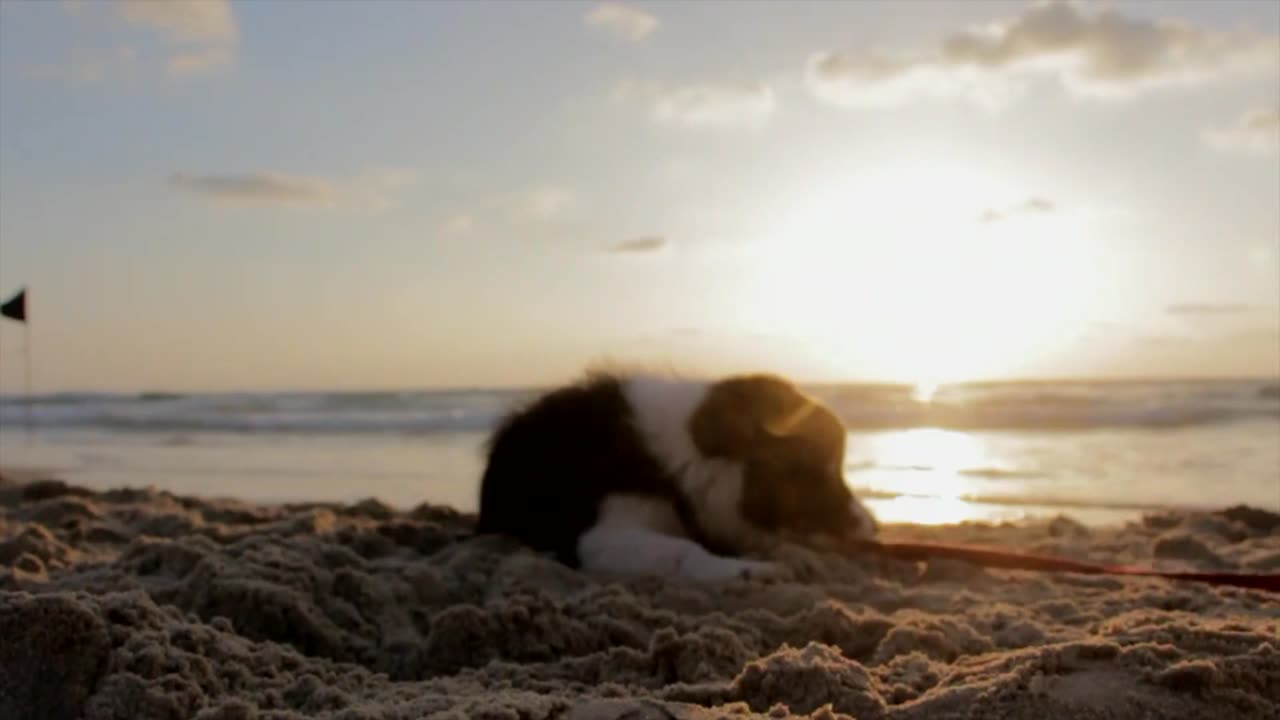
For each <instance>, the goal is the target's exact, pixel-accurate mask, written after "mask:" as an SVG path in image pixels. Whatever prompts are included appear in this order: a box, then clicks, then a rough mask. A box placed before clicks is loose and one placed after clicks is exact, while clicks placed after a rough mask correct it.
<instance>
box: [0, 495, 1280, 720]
mask: <svg viewBox="0 0 1280 720" xmlns="http://www.w3.org/2000/svg"><path fill="white" fill-rule="evenodd" d="M470 522H471V518H469V517H466V516H463V515H460V514H458V513H455V512H452V511H450V510H448V509H444V508H437V507H431V506H426V505H424V506H421V507H419V508H416V509H415V510H413V511H411V512H407V513H401V512H396V511H394V510H392V509H391V508H388V507H386V506H385V505H383V504H381V503H379V502H377V501H374V500H368V501H365V502H362V503H356V504H353V505H346V506H339V505H324V504H308V505H287V506H271V507H268V506H257V505H249V504H245V503H240V502H236V501H230V500H226V501H213V500H200V499H194V498H185V497H178V496H174V495H170V494H168V493H163V492H156V491H153V490H146V489H124V490H116V491H111V492H104V493H93V492H90V491H87V490H84V489H81V488H76V487H71V486H67V485H64V484H62V483H59V482H56V481H44V482H39V483H31V484H25V485H19V484H16V483H13V482H8V483H5V482H3V481H0V637H2V638H4V642H3V643H0V718H18V717H23V718H33V719H38V718H76V717H84V718H87V719H89V720H104V719H106V718H120V719H121V720H124V719H125V718H200V719H201V720H213V719H215V718H217V719H222V720H251V719H266V718H273V719H279V720H283V719H284V718H304V717H306V718H334V719H338V718H341V719H343V720H357V719H361V718H370V719H372V718H423V717H430V718H437V717H438V718H494V719H498V718H503V719H505V718H511V719H512V720H516V719H521V720H524V719H533V718H574V719H579V718H619V719H620V718H632V719H641V718H711V717H738V716H752V715H756V716H768V717H787V716H793V715H800V716H811V717H815V718H820V717H854V718H859V719H861V720H874V719H876V718H926V717H927V718H959V717H966V718H968V717H984V718H987V717H1001V718H1035V720H1044V718H1047V717H1053V718H1058V717H1098V718H1103V717H1179V718H1200V717H1203V718H1220V717H1232V716H1235V717H1257V718H1263V717H1267V718H1274V717H1277V716H1280V639H1277V638H1278V629H1280V628H1278V626H1280V597H1275V596H1269V595H1266V594H1263V593H1260V592H1250V591H1243V590H1236V589H1215V588H1212V587H1207V586H1200V585H1189V584H1188V585H1181V584H1173V583H1168V582H1164V581H1159V580H1144V579H1115V578H1108V577H1085V576H1048V575H1036V574H1031V573H1014V572H993V571H984V570H980V569H975V568H972V567H969V566H967V565H963V564H960V563H943V562H937V563H929V564H927V565H924V566H917V565H916V564H909V563H899V562H886V561H871V560H867V561H864V562H852V561H849V560H845V559H842V558H838V557H834V556H829V555H822V554H818V553H814V552H811V551H807V550H804V549H800V548H788V549H787V550H786V551H785V552H783V553H781V555H780V557H781V559H782V560H783V561H785V562H786V563H788V564H789V565H790V566H791V567H792V568H793V570H794V571H795V575H796V577H797V580H795V581H793V582H776V583H770V584H763V583H749V582H742V581H736V582H730V583H724V584H720V585H688V584H679V583H674V582H666V581H662V580H656V579H652V580H625V581H624V580H618V579H611V578H601V577H589V576H586V575H583V574H580V573H576V572H573V571H570V570H568V569H567V568H564V567H562V566H560V565H558V564H556V563H554V562H552V561H550V560H548V559H545V558H542V557H539V556H536V555H534V554H532V553H530V552H528V551H526V550H523V549H520V548H516V547H513V546H511V545H510V544H507V543H503V542H500V541H496V540H494V539H491V538H474V537H470V536H469V527H470ZM886 533H887V535H888V536H890V537H894V538H897V539H917V540H920V539H923V540H947V541H953V542H982V543H989V544H1002V545H1009V546H1014V547H1018V548H1020V549H1024V550H1033V551H1038V552H1052V553H1058V554H1062V555H1066V556H1069V557H1076V558H1081V559H1088V560H1094V561H1107V562H1142V563H1152V564H1156V565H1158V566H1162V567H1169V568H1174V567H1181V568H1211V569H1222V568H1238V569H1245V570H1270V571H1276V570H1277V569H1280V517H1277V516H1275V515H1274V514H1271V513H1267V512H1264V511H1260V510H1256V509H1251V508H1232V509H1228V510H1225V511H1223V512H1220V513H1213V514H1203V515H1174V514H1163V515H1158V516H1151V517H1148V518H1146V519H1145V520H1144V521H1143V522H1141V523H1134V524H1131V525H1129V526H1126V527H1121V528H1115V529H1107V530H1091V529H1087V528H1084V527H1082V526H1080V525H1078V524H1076V523H1074V522H1072V521H1070V520H1068V519H1065V518H1060V519H1058V520H1055V521H1053V522H1046V523H1037V524H1030V525H1022V526H1012V525H1009V526H990V525H965V526H960V527H950V528H905V527H903V528H899V527H891V528H888V529H887V531H886Z"/></svg>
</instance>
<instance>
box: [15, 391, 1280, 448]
mask: <svg viewBox="0 0 1280 720" xmlns="http://www.w3.org/2000/svg"><path fill="white" fill-rule="evenodd" d="M1275 387H1276V385H1275V383H1273V382H1258V381H1242V382H1209V383H1098V384H1089V383H1059V384H1044V383H1041V384H1006V385H957V386H953V387H949V388H942V389H940V390H939V391H938V392H937V393H936V394H935V395H934V396H933V397H932V398H930V399H929V400H927V401H926V400H923V399H920V398H918V397H916V395H915V394H914V393H913V389H912V388H911V387H908V386H889V385H875V386H868V385H844V386H815V387H812V388H810V389H811V391H812V392H813V393H814V394H815V395H816V396H818V397H820V398H822V399H823V400H824V401H825V402H827V403H828V404H829V405H830V406H831V407H832V408H833V409H834V410H835V411H836V412H837V414H839V415H840V416H841V417H842V418H843V420H844V421H845V423H846V424H847V425H848V426H849V428H850V429H851V430H890V429H906V428H916V427H938V428H947V429H957V430H1009V431H1069V430H1090V429H1097V428H1135V429H1151V430H1158V429H1168V428H1178V427H1187V426H1203V425H1215V424H1224V423H1231V422H1240V421H1249V420H1255V421H1256V420H1267V421H1277V420H1280V396H1277V395H1276V393H1274V392H1273V390H1274V388H1275ZM532 392H533V391H531V390H494V391H485V390H476V391H446V392H429V391H403V392H346V393H226V394H179V393H166V392H147V393H141V394H136V395H129V394H107V393H59V394H53V395H43V396H36V397H32V398H30V399H29V400H27V399H25V398H21V397H15V396H6V397H3V398H0V427H3V428H6V429H17V428H20V427H22V426H24V425H25V424H26V423H27V421H28V419H29V420H30V422H31V424H32V425H33V426H35V427H39V428H71V429H95V430H102V431H118V432H160V433H172V432H202V431H203V432H225V433H298V434H369V433H383V434H386V433H401V434H409V435H414V434H428V433H443V432H477V431H485V430H488V429H490V428H492V427H493V426H494V425H495V424H496V423H497V422H498V421H499V420H500V418H501V417H502V415H503V414H505V413H506V412H508V411H509V410H510V409H511V408H512V407H514V406H515V404H516V403H518V402H520V401H522V400H523V399H525V398H527V397H528V396H529V394H530V393H532ZM28 413H29V415H28Z"/></svg>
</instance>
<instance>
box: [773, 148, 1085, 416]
mask: <svg viewBox="0 0 1280 720" xmlns="http://www.w3.org/2000/svg"><path fill="white" fill-rule="evenodd" d="M1016 198H1021V199H1022V200H1021V201H1022V202H1024V203H1025V201H1026V191H1025V189H1023V188H1011V187H1009V186H1008V185H1007V184H1004V183H1001V182H999V181H998V180H997V179H996V178H993V177H990V176H986V175H983V174H981V173H979V172H975V171H967V170H957V169H950V170H949V169H946V168H942V167H938V166H933V165H922V166H916V167H912V166H904V167H899V168H898V169H896V170H892V171H885V172H873V171H866V172H862V173H860V174H857V175H854V176H850V177H845V178H840V179H828V180H827V181H825V182H822V183H820V184H818V185H816V186H815V187H814V188H812V189H811V190H810V191H809V192H799V191H795V192H794V193H793V194H792V195H790V196H787V199H786V200H785V202H784V203H783V209H782V210H781V211H780V212H779V213H778V214H777V216H776V223H775V224H774V225H773V226H772V227H771V228H769V229H768V230H767V231H766V232H767V236H766V237H764V238H763V239H762V242H761V243H760V245H759V248H758V251H757V252H758V261H757V263H756V264H757V265H758V268H757V277H756V278H754V286H753V290H752V292H753V294H754V295H755V296H756V297H758V298H760V299H759V300H757V301H756V302H757V303H758V304H759V305H761V306H762V307H758V308H753V310H758V311H759V312H758V314H756V315H755V317H757V319H759V318H771V320H772V322H773V323H775V324H776V325H777V326H778V327H780V328H786V329H787V330H788V331H790V332H792V333H793V334H796V335H797V336H799V337H803V338H805V339H806V340H807V341H810V342H811V344H812V345H813V346H814V347H815V348H820V351H819V352H820V354H821V355H823V356H824V357H827V358H828V359H829V361H828V364H829V366H830V368H831V370H832V371H833V372H835V373H837V374H843V375H844V376H845V377H848V376H849V375H850V374H857V375H866V374H871V375H874V376H876V377H880V378H890V379H895V380H899V381H906V382H913V383H915V384H916V386H917V398H919V399H920V400H921V401H927V400H928V399H929V398H930V397H931V396H932V393H933V391H934V390H936V388H937V386H938V385H939V384H941V383H946V382H953V381H961V380H966V379H974V378H979V377H984V378H986V377H1000V376H1002V375H1005V374H1007V373H1009V372H1012V371H1014V370H1016V369H1018V367H1019V366H1020V365H1022V364H1024V363H1026V362H1028V361H1029V360H1032V359H1034V358H1035V357H1036V356H1038V355H1041V354H1044V353H1047V352H1050V351H1052V350H1054V349H1055V348H1056V347H1057V345H1058V344H1059V343H1061V342H1063V341H1064V340H1066V339H1069V338H1071V337H1072V334H1073V332H1074V331H1075V330H1076V329H1078V328H1082V327H1084V326H1085V325H1086V324H1087V317H1088V315H1089V312H1090V307H1089V306H1090V305H1091V303H1093V302H1095V299H1094V297H1093V293H1092V289H1093V288H1092V286H1091V280H1092V277H1093V275H1094V273H1092V272H1091V266H1094V265H1095V264H1096V263H1095V258H1094V254H1093V251H1092V248H1093V245H1092V243H1089V242H1085V241H1084V239H1085V238H1083V237H1082V235H1083V234H1084V233H1083V231H1082V230H1081V228H1079V227H1077V226H1076V224H1074V223H1073V222H1072V220H1071V219H1070V218H1068V217H1065V214H1064V213H1049V212H1026V213H1023V214H1022V215H1018V214H1017V213H1011V214H1010V216H1009V217H1008V218H1001V219H1000V220H999V221H994V220H992V219H991V217H990V215H989V214H988V211H989V210H991V209H992V208H1006V207H1011V206H1016V205H1017V202H1018V200H1016ZM984 215H986V216H985V217H984ZM853 368H857V370H853Z"/></svg>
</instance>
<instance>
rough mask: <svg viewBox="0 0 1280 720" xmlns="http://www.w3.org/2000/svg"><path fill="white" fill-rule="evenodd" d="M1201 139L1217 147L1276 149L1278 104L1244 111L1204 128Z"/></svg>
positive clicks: (1279, 138) (1279, 127) (1279, 124)
mask: <svg viewBox="0 0 1280 720" xmlns="http://www.w3.org/2000/svg"><path fill="white" fill-rule="evenodd" d="M1204 140H1205V142H1207V143H1208V144H1209V145H1211V146H1213V147H1215V148H1218V149H1220V150H1241V151H1246V152H1256V153H1262V154H1266V153H1273V152H1275V151H1276V150H1277V149H1278V148H1280V106H1275V107H1267V108H1253V109H1251V110H1246V111H1245V112H1243V113H1241V114H1240V115H1239V116H1238V117H1236V119H1235V120H1233V121H1231V122H1230V123H1228V124H1226V125H1223V126H1221V127H1217V128H1210V129H1209V130H1206V131H1205V133H1204Z"/></svg>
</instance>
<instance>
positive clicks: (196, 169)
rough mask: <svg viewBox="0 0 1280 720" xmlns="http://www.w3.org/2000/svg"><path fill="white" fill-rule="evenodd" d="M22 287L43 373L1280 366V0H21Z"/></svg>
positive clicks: (370, 385) (11, 132) (228, 384)
mask: <svg viewBox="0 0 1280 720" xmlns="http://www.w3.org/2000/svg"><path fill="white" fill-rule="evenodd" d="M23 286H25V287H28V288H29V293H30V295H29V297H30V313H31V320H30V323H29V324H28V325H27V326H26V328H25V329H26V330H28V331H29V332H30V335H29V340H30V342H31V351H32V357H33V360H34V363H33V368H32V369H33V377H32V381H33V384H34V387H35V389H36V390H37V391H58V390H116V391H141V390H175V391H182V390H188V391H191V390H261V389H384V388H424V387H458V386H467V387H475V386H491V385H500V386H511V385H530V384H542V383H547V382H556V381H561V380H565V379H569V378H571V377H572V376H573V375H575V374H576V373H578V372H580V371H581V370H582V369H583V368H584V367H587V366H589V365H591V364H595V363H599V362H602V361H607V362H614V363H622V364H628V365H640V366H644V367H663V368H672V369H677V370H688V371H691V372H716V373H719V372H735V371H741V370H760V369H764V370H771V371H775V372H782V373H786V374H790V375H793V376H795V377H797V378H799V379H807V380H850V381H886V380H887V381H900V382H919V383H930V382H945V381H954V380H964V379H999V378H1031V377H1035V378H1043V377H1068V376H1069V377H1108V378H1111V377H1219V376H1222V377H1235V376H1259V375H1262V376H1272V375H1280V3H1274V2H1230V1H1224V0H1213V1H1212V2H1200V3H1197V2H1189V1H1182V2H1164V3H1157V2H1142V1H1136V0H1131V1H1126V2H1104V3H1099V2H1089V3H1061V2H1055V3H1016V2H980V1H976V0H975V1H971V2H953V1H950V0H944V1H943V2H934V3H930V2H923V1H919V2H910V3H901V2H870V1H865V2H812V3H806V2H786V3H782V2H778V3H771V2H740V3H728V2H698V3H675V2H671V3H663V2H627V3H617V2H604V3H595V2H510V3H503V2H485V3H461V2H460V3H450V2H439V1H437V2H376V1H375V2H340V1H337V0H335V1H333V2H324V3H299V2H283V1H281V2H222V1H220V0H200V1H197V2H182V1H179V2H168V3H159V2H151V1H149V0H141V1H122V2H115V1H112V0H89V1H80V2H17V1H16V0H0V295H3V296H4V297H5V298H7V297H8V296H10V295H11V294H12V293H14V292H16V291H17V290H18V289H19V288H20V287H23ZM23 331H24V327H23V326H22V325H20V324H18V323H15V322H12V321H7V320H6V321H4V322H3V323H0V392H19V391H21V389H22V383H23V363H22V358H23V351H24V345H23V344H24V332H23Z"/></svg>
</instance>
